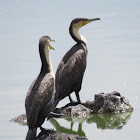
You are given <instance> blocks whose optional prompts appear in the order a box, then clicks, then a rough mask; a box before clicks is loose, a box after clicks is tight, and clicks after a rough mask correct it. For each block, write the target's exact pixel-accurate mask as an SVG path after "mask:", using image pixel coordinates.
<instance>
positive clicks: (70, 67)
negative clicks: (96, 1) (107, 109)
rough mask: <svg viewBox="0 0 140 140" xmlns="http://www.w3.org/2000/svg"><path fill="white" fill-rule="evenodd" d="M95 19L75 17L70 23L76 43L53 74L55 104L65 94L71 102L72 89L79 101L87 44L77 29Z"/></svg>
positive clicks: (71, 33)
mask: <svg viewBox="0 0 140 140" xmlns="http://www.w3.org/2000/svg"><path fill="white" fill-rule="evenodd" d="M96 20H100V18H94V19H87V18H76V19H74V20H73V21H72V22H71V24H70V27H69V33H70V35H71V37H72V38H73V39H74V40H75V41H76V42H77V44H75V45H74V46H73V47H72V48H71V49H70V50H69V51H68V52H67V53H66V54H65V55H64V57H63V58H62V60H61V62H60V63H59V65H58V68H57V71H56V75H55V86H56V93H55V98H56V99H55V102H56V103H55V104H56V105H57V103H58V102H59V101H60V100H62V99H63V98H65V97H66V96H69V99H70V102H73V100H72V98H71V97H70V94H71V93H72V92H73V91H74V92H75V94H76V98H77V101H78V102H79V103H81V100H80V97H79V91H80V90H81V84H82V80H83V75H84V72H85V69H86V65H87V53H88V46H87V41H86V39H85V37H83V36H82V35H80V34H79V32H78V31H79V29H80V28H81V27H83V26H84V25H86V24H88V23H90V22H92V21H96Z"/></svg>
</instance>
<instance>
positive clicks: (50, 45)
mask: <svg viewBox="0 0 140 140" xmlns="http://www.w3.org/2000/svg"><path fill="white" fill-rule="evenodd" d="M51 41H53V42H55V40H51ZM49 47H50V50H51V49H52V50H55V49H54V48H53V47H52V46H51V45H50V44H49Z"/></svg>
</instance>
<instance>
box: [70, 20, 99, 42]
mask: <svg viewBox="0 0 140 140" xmlns="http://www.w3.org/2000/svg"><path fill="white" fill-rule="evenodd" d="M96 20H100V18H93V19H87V18H75V19H74V20H73V21H72V22H71V24H70V28H69V32H70V35H71V36H72V38H73V39H74V40H75V41H76V42H83V43H85V44H87V41H86V39H85V38H84V37H83V36H82V35H80V34H79V33H78V30H79V29H80V28H81V27H83V26H84V25H86V24H88V23H90V22H92V21H96Z"/></svg>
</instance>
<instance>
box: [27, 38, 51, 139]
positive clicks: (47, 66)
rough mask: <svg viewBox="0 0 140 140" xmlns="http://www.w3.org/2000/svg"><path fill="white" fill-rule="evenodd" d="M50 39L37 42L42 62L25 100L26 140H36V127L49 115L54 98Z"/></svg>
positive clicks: (41, 39)
mask: <svg viewBox="0 0 140 140" xmlns="http://www.w3.org/2000/svg"><path fill="white" fill-rule="evenodd" d="M51 41H52V40H51V38H50V37H49V36H43V37H41V38H40V40H39V53H40V58H41V62H42V67H41V71H40V73H39V75H38V77H37V78H36V79H35V80H34V81H33V82H32V84H31V86H30V88H29V91H28V93H27V96H26V100H25V108H26V115H27V125H28V127H29V130H28V132H27V136H26V140H36V132H37V127H41V125H42V124H43V122H44V120H45V118H46V117H48V115H49V113H50V111H51V110H50V104H51V103H52V97H53V96H54V73H53V68H52V64H51V60H50V54H49V53H50V50H51V49H54V48H53V47H52V46H51V45H50V42H51Z"/></svg>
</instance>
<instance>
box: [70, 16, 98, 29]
mask: <svg viewBox="0 0 140 140" xmlns="http://www.w3.org/2000/svg"><path fill="white" fill-rule="evenodd" d="M96 20H100V18H93V19H87V18H75V19H74V20H73V21H72V22H71V25H70V26H72V27H73V28H76V29H80V28H81V27H83V26H84V25H86V24H88V23H90V22H92V21H96Z"/></svg>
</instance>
